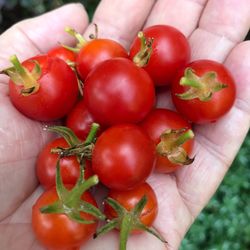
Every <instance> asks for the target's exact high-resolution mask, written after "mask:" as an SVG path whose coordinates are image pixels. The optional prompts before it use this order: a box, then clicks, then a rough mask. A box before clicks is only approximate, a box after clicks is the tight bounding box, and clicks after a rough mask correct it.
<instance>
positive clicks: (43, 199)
mask: <svg viewBox="0 0 250 250" xmlns="http://www.w3.org/2000/svg"><path fill="white" fill-rule="evenodd" d="M67 188H72V187H70V186H68V187H67ZM57 200H58V195H57V192H56V188H55V187H53V188H51V189H49V190H47V191H45V192H44V193H43V194H42V195H41V196H40V197H39V198H38V200H37V201H36V203H35V204H34V205H33V207H32V228H33V231H34V233H35V235H36V238H37V239H38V241H39V242H41V243H42V244H43V245H44V246H45V247H46V248H48V249H53V250H68V249H80V245H82V244H83V243H84V242H86V241H87V240H89V239H90V238H91V236H92V235H93V234H94V232H95V231H96V228H97V222H95V223H92V224H82V223H78V222H75V221H73V220H71V219H69V218H68V217H67V215H65V214H44V213H41V212H40V208H41V207H43V206H46V205H49V204H51V203H53V202H55V201H57ZM82 200H84V201H86V202H88V203H91V204H92V205H94V206H96V207H97V204H96V201H95V199H94V198H93V197H92V196H91V194H90V193H88V192H84V194H83V195H82ZM81 217H82V218H83V219H85V220H94V219H95V217H93V216H92V215H90V214H87V213H83V212H81Z"/></svg>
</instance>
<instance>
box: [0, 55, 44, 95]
mask: <svg viewBox="0 0 250 250" xmlns="http://www.w3.org/2000/svg"><path fill="white" fill-rule="evenodd" d="M10 62H11V63H12V65H13V67H10V68H7V69H5V70H3V71H2V72H1V73H4V74H6V75H8V76H9V77H10V78H11V80H12V81H13V82H14V83H15V84H16V85H22V86H23V88H22V89H21V94H22V95H24V96H28V95H30V94H34V93H35V92H37V91H38V90H39V87H40V85H39V83H38V82H37V80H38V79H39V78H40V76H41V67H40V65H39V64H38V62H36V61H34V64H35V65H34V68H33V70H32V72H29V71H28V70H27V69H26V68H25V67H24V66H23V65H22V64H21V63H20V61H19V60H18V58H17V56H16V55H12V56H11V57H10Z"/></svg>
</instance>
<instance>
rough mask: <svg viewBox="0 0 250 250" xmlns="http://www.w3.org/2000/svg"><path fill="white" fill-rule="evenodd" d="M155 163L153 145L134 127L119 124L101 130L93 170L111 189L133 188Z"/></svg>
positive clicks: (147, 174) (142, 180)
mask: <svg viewBox="0 0 250 250" xmlns="http://www.w3.org/2000/svg"><path fill="white" fill-rule="evenodd" d="M154 161H155V148H154V144H153V142H152V141H151V140H150V138H149V137H148V136H147V134H146V133H144V132H143V131H142V129H141V128H139V127H138V126H136V125H133V124H121V125H116V126H113V127H111V128H109V129H107V130H106V131H104V132H103V133H102V134H101V135H100V137H99V138H98V139H97V141H96V144H95V147H94V150H93V155H92V168H93V171H94V172H95V173H96V174H97V175H98V177H99V179H100V181H101V182H102V183H103V184H104V185H106V186H107V187H109V188H111V189H116V190H127V189H132V188H134V187H135V186H138V185H139V184H141V183H142V182H144V181H145V180H146V179H147V177H148V176H149V175H150V173H151V172H152V169H153V167H154Z"/></svg>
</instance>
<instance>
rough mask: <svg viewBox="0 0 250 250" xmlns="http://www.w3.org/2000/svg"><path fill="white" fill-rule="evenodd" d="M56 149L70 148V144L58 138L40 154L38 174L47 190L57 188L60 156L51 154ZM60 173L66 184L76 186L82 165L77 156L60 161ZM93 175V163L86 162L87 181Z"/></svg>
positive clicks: (85, 174)
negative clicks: (57, 169)
mask: <svg viewBox="0 0 250 250" xmlns="http://www.w3.org/2000/svg"><path fill="white" fill-rule="evenodd" d="M56 147H62V148H68V147H69V144H68V143H67V142H66V141H65V139H64V138H57V139H55V140H53V141H51V142H50V143H48V144H47V145H46V146H45V147H44V148H43V150H42V151H41V152H40V154H39V156H38V158H37V163H36V173H37V177H38V180H39V182H40V183H41V185H42V186H43V187H44V188H45V189H49V188H51V187H53V186H55V177H56V163H57V160H58V154H53V153H51V149H53V148H56ZM60 171H61V176H62V180H63V183H64V184H72V185H73V184H75V183H76V181H77V179H78V177H79V175H80V164H79V162H78V161H77V158H76V156H67V157H63V158H61V160H60ZM92 175H93V172H92V168H91V163H90V162H89V161H86V168H85V172H84V177H85V179H87V178H89V177H90V176H92Z"/></svg>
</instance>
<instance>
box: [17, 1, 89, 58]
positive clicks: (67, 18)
mask: <svg viewBox="0 0 250 250" xmlns="http://www.w3.org/2000/svg"><path fill="white" fill-rule="evenodd" d="M88 23H89V17H88V14H87V12H86V10H85V8H84V6H83V5H82V4H81V3H70V4H65V5H63V6H62V7H59V8H57V9H54V10H51V11H49V12H47V13H45V14H43V15H40V16H37V17H35V18H30V19H26V20H24V21H21V22H19V23H17V24H16V25H15V26H18V28H19V29H21V30H22V31H23V33H25V34H26V35H27V36H28V37H29V39H30V40H31V41H32V42H33V43H34V44H35V45H36V46H37V47H38V49H39V50H40V51H41V52H42V53H45V52H47V51H48V50H49V49H51V48H53V47H54V46H56V45H57V44H58V42H60V43H63V44H68V45H72V44H73V43H74V42H75V39H74V38H73V37H71V36H69V35H68V34H67V33H66V32H65V31H64V28H65V26H70V27H73V28H74V29H75V30H77V31H78V32H79V33H83V32H84V30H85V29H86V27H87V25H88Z"/></svg>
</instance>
